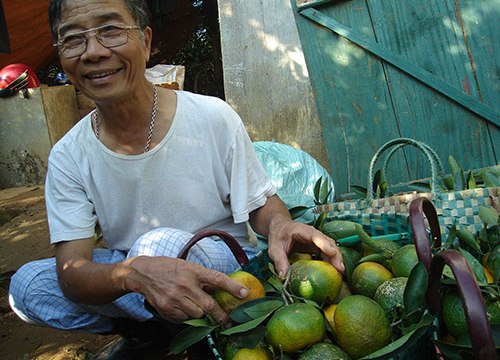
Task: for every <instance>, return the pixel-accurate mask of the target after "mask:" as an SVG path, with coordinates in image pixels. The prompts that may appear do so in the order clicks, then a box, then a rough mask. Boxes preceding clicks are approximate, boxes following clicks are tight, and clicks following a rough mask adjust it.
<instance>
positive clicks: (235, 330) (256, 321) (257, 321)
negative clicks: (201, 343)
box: [220, 314, 270, 335]
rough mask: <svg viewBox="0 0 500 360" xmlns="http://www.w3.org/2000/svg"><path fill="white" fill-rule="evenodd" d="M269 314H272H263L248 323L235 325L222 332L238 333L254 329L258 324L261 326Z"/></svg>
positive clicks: (222, 333)
mask: <svg viewBox="0 0 500 360" xmlns="http://www.w3.org/2000/svg"><path fill="white" fill-rule="evenodd" d="M269 315H270V314H267V315H264V316H261V317H260V318H257V319H254V320H250V321H248V322H246V323H243V324H240V325H236V326H233V327H232V328H229V329H227V330H224V331H221V333H220V334H221V335H232V334H237V333H241V332H245V331H248V330H252V329H254V328H256V327H257V326H259V325H260V324H261V323H262V322H264V321H265V320H266V319H267V317H268V316H269Z"/></svg>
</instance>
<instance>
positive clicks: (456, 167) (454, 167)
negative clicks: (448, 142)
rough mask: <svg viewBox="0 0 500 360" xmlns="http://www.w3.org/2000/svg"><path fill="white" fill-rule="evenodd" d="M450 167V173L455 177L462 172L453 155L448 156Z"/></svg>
mask: <svg viewBox="0 0 500 360" xmlns="http://www.w3.org/2000/svg"><path fill="white" fill-rule="evenodd" d="M448 166H449V167H450V171H451V174H452V175H453V176H455V175H456V174H457V173H458V172H459V171H460V165H458V163H457V161H456V160H455V158H454V157H453V156H452V155H450V156H448Z"/></svg>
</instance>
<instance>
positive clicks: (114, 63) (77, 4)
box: [58, 0, 151, 102]
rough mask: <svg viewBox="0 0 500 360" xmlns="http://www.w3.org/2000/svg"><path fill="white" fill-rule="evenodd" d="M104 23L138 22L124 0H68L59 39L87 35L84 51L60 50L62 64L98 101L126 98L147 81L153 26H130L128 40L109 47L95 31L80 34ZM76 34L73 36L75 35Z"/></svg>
mask: <svg viewBox="0 0 500 360" xmlns="http://www.w3.org/2000/svg"><path fill="white" fill-rule="evenodd" d="M103 25H117V26H135V25H136V22H135V20H134V18H133V17H132V15H131V14H130V13H129V11H128V9H127V7H126V6H125V4H124V3H123V1H122V0H104V1H103V0H68V1H66V3H65V5H64V6H63V9H62V16H61V22H60V23H59V27H58V35H59V39H63V38H65V37H66V38H68V36H69V35H71V36H72V37H79V38H80V39H84V38H85V39H86V49H85V51H84V52H83V53H82V54H81V55H79V56H75V57H71V58H66V57H64V54H61V55H60V57H61V65H62V67H63V69H64V71H65V72H66V74H67V75H68V78H69V79H70V80H71V82H72V83H73V84H74V85H75V86H76V87H77V88H78V89H80V90H81V91H83V92H84V93H85V94H86V95H87V96H89V97H90V98H92V99H94V100H96V101H104V102H105V101H114V100H119V99H122V98H124V97H125V96H126V95H128V94H129V93H130V91H133V89H134V88H136V87H137V86H138V85H139V84H142V83H143V81H144V71H145V68H146V62H147V60H148V59H149V53H150V46H151V29H150V28H149V27H148V28H146V29H145V30H140V29H139V30H138V29H128V30H125V31H126V33H127V35H128V36H127V41H126V42H125V43H124V44H123V45H120V46H115V47H106V46H103V44H101V43H100V42H99V41H98V39H97V37H96V34H98V33H99V31H100V30H97V31H96V32H93V31H91V32H88V33H85V34H79V32H80V31H85V30H89V29H93V28H100V27H102V26H103ZM73 35H74V36H73Z"/></svg>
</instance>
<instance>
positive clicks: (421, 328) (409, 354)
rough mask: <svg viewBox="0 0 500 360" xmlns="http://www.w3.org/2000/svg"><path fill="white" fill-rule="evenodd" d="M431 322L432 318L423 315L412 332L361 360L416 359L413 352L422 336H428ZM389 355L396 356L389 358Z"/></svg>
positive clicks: (428, 315)
mask: <svg viewBox="0 0 500 360" xmlns="http://www.w3.org/2000/svg"><path fill="white" fill-rule="evenodd" d="M432 321H433V317H432V316H431V315H430V314H426V315H424V316H423V317H422V320H421V321H420V322H419V323H418V325H417V326H416V327H415V329H414V330H412V331H410V332H408V333H407V334H405V335H403V336H401V337H400V338H399V339H397V340H395V341H393V342H391V343H390V344H388V345H386V346H384V347H383V348H381V349H379V350H377V351H375V352H373V353H371V354H370V355H367V356H364V357H362V358H361V360H363V359H372V360H373V359H396V358H398V359H399V358H404V359H406V358H408V359H410V358H416V357H415V356H418V355H417V354H415V350H416V349H418V347H417V344H419V343H421V342H422V341H421V339H422V337H423V336H429V335H428V333H429V331H430V328H431V326H432ZM402 352H406V354H405V355H406V356H403V353H402ZM389 355H397V356H395V357H391V356H389Z"/></svg>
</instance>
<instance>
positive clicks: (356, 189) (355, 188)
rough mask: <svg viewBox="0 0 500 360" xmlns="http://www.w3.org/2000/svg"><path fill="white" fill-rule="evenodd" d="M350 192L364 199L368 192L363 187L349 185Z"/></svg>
mask: <svg viewBox="0 0 500 360" xmlns="http://www.w3.org/2000/svg"><path fill="white" fill-rule="evenodd" d="M351 190H352V191H353V192H354V193H355V194H358V195H359V196H361V197H362V198H366V195H367V194H368V191H367V190H366V188H365V187H362V186H358V185H351Z"/></svg>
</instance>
